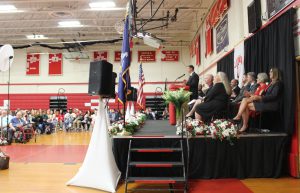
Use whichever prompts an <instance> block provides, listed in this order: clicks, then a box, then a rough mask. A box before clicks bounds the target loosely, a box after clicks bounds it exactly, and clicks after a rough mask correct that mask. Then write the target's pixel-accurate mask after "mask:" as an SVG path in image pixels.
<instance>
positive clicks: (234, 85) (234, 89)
mask: <svg viewBox="0 0 300 193" xmlns="http://www.w3.org/2000/svg"><path fill="white" fill-rule="evenodd" d="M230 86H231V89H232V93H231V96H230V100H234V99H235V98H236V97H237V96H238V95H239V94H240V90H241V89H240V87H239V81H238V80H237V79H232V80H231V82H230Z"/></svg>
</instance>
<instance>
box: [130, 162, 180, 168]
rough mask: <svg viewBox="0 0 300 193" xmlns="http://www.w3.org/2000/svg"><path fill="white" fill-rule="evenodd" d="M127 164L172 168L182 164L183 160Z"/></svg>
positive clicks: (140, 166)
mask: <svg viewBox="0 0 300 193" xmlns="http://www.w3.org/2000/svg"><path fill="white" fill-rule="evenodd" d="M129 166H131V167H137V168H172V167H180V166H183V162H130V163H129Z"/></svg>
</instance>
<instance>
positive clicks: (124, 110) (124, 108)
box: [123, 101, 126, 128]
mask: <svg viewBox="0 0 300 193" xmlns="http://www.w3.org/2000/svg"><path fill="white" fill-rule="evenodd" d="M123 112H124V117H123V121H124V128H125V125H126V122H125V117H126V101H125V102H124V105H123Z"/></svg>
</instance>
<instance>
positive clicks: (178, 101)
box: [162, 88, 192, 118]
mask: <svg viewBox="0 0 300 193" xmlns="http://www.w3.org/2000/svg"><path fill="white" fill-rule="evenodd" d="M191 94H192V93H191V92H188V91H185V90H184V89H183V88H180V89H179V90H176V91H169V90H168V91H165V92H164V94H163V95H162V98H163V99H165V102H166V104H169V103H173V104H174V106H175V108H176V118H179V117H180V116H181V108H182V106H183V105H184V104H187V103H188V101H189V100H190V96H191Z"/></svg>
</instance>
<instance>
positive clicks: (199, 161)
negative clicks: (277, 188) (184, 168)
mask: <svg viewBox="0 0 300 193" xmlns="http://www.w3.org/2000/svg"><path fill="white" fill-rule="evenodd" d="M180 139H181V137H180V136H177V135H176V128H175V126H171V125H169V123H168V121H162V120H155V121H150V120H148V121H146V124H145V126H144V127H143V128H141V129H140V130H139V131H137V132H136V133H135V134H134V135H133V136H115V137H114V138H113V151H114V155H115V158H116V162H117V165H118V167H119V169H120V171H121V172H122V176H123V177H124V175H125V172H126V162H127V155H128V145H129V141H130V140H133V144H134V146H135V147H145V146H146V147H177V146H178V144H179V140H180ZM288 142H289V137H288V135H287V134H285V133H268V134H255V133H251V134H245V135H241V136H240V137H239V138H238V139H236V140H234V141H233V143H234V145H231V144H230V143H229V142H228V141H223V142H221V141H217V140H214V139H211V138H210V137H209V136H207V137H204V136H197V137H194V138H189V140H188V143H189V149H190V151H189V152H190V159H189V178H191V179H200V178H205V179H210V178H239V179H243V178H278V177H280V176H281V175H282V174H283V170H284V169H286V163H287V161H286V158H287V157H288V156H287V144H288ZM186 143H187V142H184V149H185V155H186V152H187V151H186V150H187V148H186V147H187V146H186ZM178 157H179V156H178ZM186 157H187V156H186ZM173 158H174V157H173ZM134 159H136V160H141V159H143V160H145V159H146V160H152V161H153V157H149V156H148V157H135V158H134ZM163 159H165V160H166V161H167V160H168V159H170V158H169V157H168V156H167V155H165V157H163ZM185 159H186V158H185ZM134 174H136V175H137V176H139V175H143V176H144V175H152V174H155V175H156V176H160V175H163V176H166V175H169V176H176V175H180V173H169V172H167V171H164V170H163V169H162V168H159V169H155V168H154V169H153V168H151V169H149V171H138V170H137V171H134Z"/></svg>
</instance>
